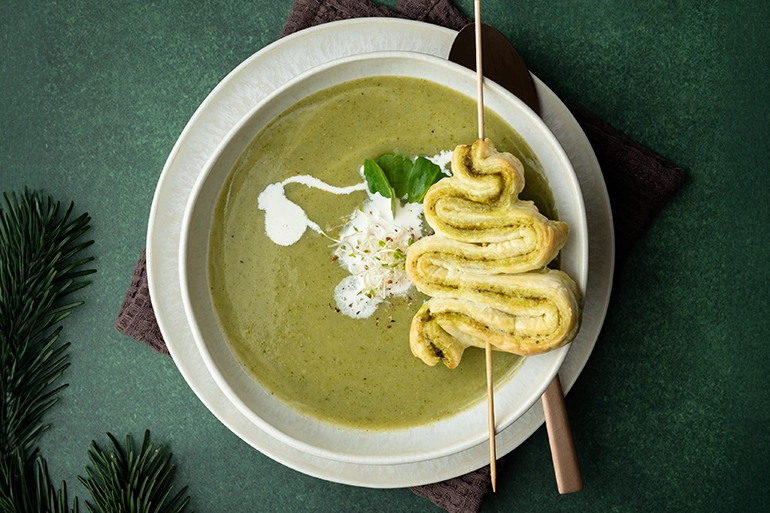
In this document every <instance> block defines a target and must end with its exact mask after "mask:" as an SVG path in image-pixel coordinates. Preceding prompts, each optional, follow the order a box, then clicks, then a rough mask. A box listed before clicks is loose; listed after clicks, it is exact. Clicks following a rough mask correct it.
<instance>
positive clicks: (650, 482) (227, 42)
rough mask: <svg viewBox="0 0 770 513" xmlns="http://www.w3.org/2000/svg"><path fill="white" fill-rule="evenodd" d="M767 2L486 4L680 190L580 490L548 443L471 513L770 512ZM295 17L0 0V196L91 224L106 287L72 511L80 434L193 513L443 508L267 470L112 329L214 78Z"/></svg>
mask: <svg viewBox="0 0 770 513" xmlns="http://www.w3.org/2000/svg"><path fill="white" fill-rule="evenodd" d="M394 3H395V2H387V3H386V4H387V5H391V6H392V5H393V4H394ZM220 4H221V5H220ZM457 5H458V6H460V7H461V8H462V9H463V10H464V11H465V12H466V13H470V12H471V11H472V2H471V1H469V0H463V1H458V2H457ZM769 5H770V4H768V3H767V2H765V1H764V0H754V1H742V2H739V1H729V2H728V1H726V2H716V1H709V2H702V1H673V2H672V1H662V0H659V1H649V2H633V1H616V2H608V1H602V0H581V1H567V0H556V1H552V2H540V1H532V0H521V1H517V2H508V1H504V0H486V1H485V2H484V9H485V19H486V20H487V21H490V22H492V23H493V24H494V25H496V26H497V27H498V28H499V29H500V30H501V31H502V32H503V33H504V34H505V35H506V36H508V37H509V39H511V40H512V41H513V42H514V44H515V45H516V46H517V47H518V49H519V50H520V52H521V54H522V56H523V57H524V58H525V60H526V61H527V62H528V64H529V65H530V67H531V68H532V70H533V71H534V72H535V73H536V74H537V75H538V76H539V77H540V78H542V79H543V80H544V81H545V82H546V83H547V84H548V85H549V86H551V87H552V88H553V89H554V90H555V91H556V92H557V93H559V94H560V95H562V96H563V97H564V98H566V99H569V100H571V101H574V102H576V103H579V104H582V105H583V106H585V107H587V108H588V109H589V110H591V111H592V112H594V113H595V114H597V115H598V116H599V117H601V118H603V119H604V120H605V121H607V122H609V123H610V124H612V125H614V126H615V127H617V128H618V129H620V130H622V131H623V132H625V133H627V134H628V135H630V136H631V137H633V138H635V139H636V140H638V141H640V142H642V143H643V144H645V145H647V146H648V147H650V148H651V149H653V150H655V151H657V152H658V153H660V154H661V155H663V156H664V157H666V158H667V159H669V160H670V161H671V162H673V163H674V164H676V165H678V166H681V167H682V168H684V169H685V170H686V172H687V176H688V179H687V183H686V184H685V186H684V187H683V188H682V189H681V190H680V192H679V194H678V195H677V196H676V198H675V199H674V200H673V201H672V202H671V203H670V204H669V205H668V206H667V207H666V208H665V209H664V211H663V212H662V213H661V214H660V216H659V217H658V218H657V219H656V221H655V223H654V225H653V226H652V228H651V230H650V232H649V233H648V235H647V236H646V237H645V238H644V239H643V240H642V241H640V242H639V243H638V244H637V245H636V246H635V248H634V249H633V252H632V254H631V255H630V257H629V258H628V260H627V261H626V262H624V263H623V265H621V266H620V267H619V268H618V270H617V275H616V282H615V290H614V293H613V298H612V302H611V304H610V308H609V313H608V317H607V321H606V324H605V328H604V330H603V332H602V335H601V337H600V339H599V341H598V343H597V346H596V349H595V351H594V353H593V355H592V357H591V359H590V360H589V362H588V364H587V366H586V368H585V370H584V372H583V373H582V375H581V376H580V378H579V380H578V381H577V383H576V385H575V386H574V388H573V389H572V391H571V392H570V394H569V396H568V398H567V406H568V410H569V414H570V419H571V421H572V425H573V431H574V436H575V441H576V445H577V449H578V456H579V458H580V463H581V466H582V469H583V475H584V481H585V490H584V491H583V492H581V493H579V494H575V495H570V496H560V495H559V494H558V493H557V492H556V488H555V483H554V478H553V470H552V467H551V464H550V459H549V458H550V456H549V452H548V443H547V438H546V434H545V430H544V429H543V428H541V429H540V430H539V431H537V432H536V433H535V435H534V436H532V437H531V438H530V439H529V440H528V441H527V442H526V443H524V444H523V445H522V446H521V447H520V448H518V449H517V450H516V451H515V452H514V453H513V455H512V457H510V458H509V459H508V462H507V464H506V466H505V468H504V469H503V471H502V474H501V476H500V481H499V486H498V489H499V492H498V493H497V494H496V495H494V496H492V497H490V498H489V499H488V500H487V501H486V502H485V505H484V511H533V512H537V511H544V512H545V511H548V512H551V511H768V510H770V481H769V478H770V476H769V475H768V470H770V434H768V429H767V426H768V424H770V408H769V407H768V401H767V386H768V384H770V380H768V377H767V367H768V363H770V358H769V356H770V350H769V349H768V340H767V339H768V332H770V321H769V320H768V314H770V304H769V301H768V294H767V289H768V286H769V285H770V272H769V271H768V265H767V262H768V260H769V257H770V250H769V248H770V244H768V243H767V241H766V237H767V235H768V232H770V230H769V228H770V223H769V221H770V208H769V207H768V201H767V199H766V197H767V191H768V190H769V189H770V178H769V177H770V169H768V165H767V163H768V162H770V130H769V129H768V122H769V121H770V87H769V86H768V79H770V72H769V71H768V70H770V38H769V37H768V32H767V30H768V29H767V27H768V24H769V23H770V7H769ZM290 7H291V1H290V0H280V1H279V0H271V1H266V0H256V1H255V0H251V1H242V0H238V1H231V2H226V3H225V2H221V3H215V2H208V1H207V2H181V1H161V2H154V3H149V2H143V1H137V0H129V1H122V2H116V1H95V0H73V1H67V2H63V1H60V2H54V1H43V0H40V1H34V2H16V1H9V0H6V1H4V2H2V3H0V189H2V190H3V191H9V190H18V189H20V188H22V187H23V186H25V185H26V186H29V187H31V188H43V189H45V190H46V191H47V192H49V193H51V194H53V195H54V196H55V197H56V198H57V199H61V200H63V201H67V202H68V201H70V200H72V201H74V202H75V204H76V209H77V211H78V212H82V211H87V212H89V213H90V214H91V215H92V217H93V229H92V231H91V236H92V237H93V238H94V239H95V240H96V244H95V245H94V246H93V249H92V252H93V254H94V255H95V256H96V267H97V269H98V271H99V272H98V274H97V275H96V276H95V279H94V283H93V284H92V285H91V286H90V287H89V288H87V289H85V292H84V294H83V296H84V298H85V300H86V302H87V303H86V305H85V306H84V307H82V308H80V309H79V310H78V311H76V312H75V313H74V314H73V316H72V317H71V318H70V319H69V321H68V323H67V325H66V326H65V332H64V338H65V339H66V340H69V341H71V342H72V343H73V346H72V349H71V361H72V366H71V367H70V369H69V370H68V372H67V374H66V378H65V379H66V381H68V382H69V383H70V387H69V388H68V389H66V390H65V392H64V393H63V394H62V401H61V402H60V403H59V404H58V405H56V406H55V407H54V409H53V410H52V411H51V412H50V414H49V415H48V417H47V419H48V420H49V421H50V422H51V423H52V424H53V427H52V429H51V430H50V431H49V432H47V433H46V434H45V435H44V437H43V439H42V450H43V454H44V456H46V457H47V459H48V463H49V467H50V469H51V473H52V477H53V479H54V481H60V480H62V479H66V480H67V482H68V486H69V488H70V491H71V493H74V494H77V495H79V496H80V498H81V501H82V500H83V499H86V498H87V495H86V492H85V490H84V489H83V488H82V487H81V485H80V484H79V483H78V482H77V479H76V477H77V475H83V474H84V467H85V465H86V464H87V463H88V460H87V454H86V451H87V449H88V446H89V444H90V442H91V440H92V439H96V440H97V441H99V442H100V443H105V442H106V437H105V436H104V433H105V432H106V431H110V432H112V433H114V434H116V435H117V436H118V438H122V437H123V436H124V435H125V434H127V433H131V434H133V435H134V437H135V438H136V439H141V434H142V432H143V431H144V429H145V428H149V429H150V430H151V431H152V433H153V439H154V440H155V441H158V442H162V443H167V444H168V445H169V446H170V448H171V450H172V451H173V452H174V454H175V461H176V463H177V464H178V469H179V471H178V482H179V483H180V484H189V485H190V494H191V495H192V501H193V502H192V505H193V507H194V508H195V509H196V510H197V511H199V512H220V511H228V512H236V513H237V512H246V511H351V512H352V511H383V512H385V511H388V512H391V511H404V512H408V511H415V512H416V511H438V508H436V507H434V506H432V505H431V504H430V503H429V502H428V501H427V500H425V499H422V498H419V497H417V496H415V495H414V494H412V493H411V492H410V491H408V490H372V489H364V488H355V487H350V486H344V485H339V484H333V483H328V482H325V481H322V480H318V479H315V478H311V477H307V476H304V475H302V474H300V473H298V472H295V471H293V470H290V469H288V468H286V467H283V466H282V465H280V464H278V463H275V462H273V461H272V460H270V459H268V458H267V457H265V456H263V455H261V454H260V453H258V452H257V451H255V450H253V449H251V448H250V447H249V446H248V445H247V444H246V443H244V442H242V441H241V440H240V439H239V438H237V437H236V436H235V435H233V434H232V433H231V432H230V431H229V430H228V429H227V428H226V427H224V426H223V425H222V424H221V423H220V422H219V421H218V420H216V418H214V416H213V415H211V414H210V413H209V412H208V410H207V409H206V408H205V407H204V406H203V405H202V404H201V403H200V402H199V401H198V399H197V398H196V397H195V395H194V394H193V393H192V391H191V390H190V389H189V388H188V386H187V385H186V383H185V381H184V380H183V379H182V377H181V375H180V374H179V372H178V371H177V369H176V367H175V366H174V364H173V362H172V361H171V359H169V358H166V357H163V356H160V355H158V354H156V353H154V352H153V351H151V350H150V349H148V348H146V347H144V346H143V345H141V344H139V343H137V342H135V341H133V340H131V339H129V338H127V337H125V336H123V335H120V334H119V333H117V332H116V331H115V330H114V328H113V323H114V320H115V316H116V315H117V313H118V309H119V308H120V304H121V302H122V300H123V296H124V293H125V291H126V289H127V287H128V284H129V282H130V278H131V274H132V271H133V268H134V264H135V263H136V260H137V258H138V257H139V255H140V253H141V250H142V248H143V246H144V243H145V235H146V225H147V218H148V214H149V209H150V203H151V201H152V196H153V192H154V188H155V185H156V182H157V179H158V177H159V174H160V171H161V169H162V167H163V164H164V162H165V160H166V157H167V155H168V153H169V152H170V150H171V148H172V146H173V144H174V142H175V140H176V138H177V137H178V135H179V134H180V132H181V130H182V128H183V127H184V125H185V124H186V122H187V120H188V119H189V118H190V116H191V115H192V114H193V112H194V111H195V109H196V108H197V107H198V105H199V104H200V102H201V101H202V100H203V99H204V98H205V97H206V95H207V94H208V93H209V92H210V91H211V89H212V88H213V87H214V86H216V84H217V83H218V81H219V80H221V79H222V78H223V77H224V76H225V75H226V74H227V73H228V72H229V71H231V70H232V69H233V68H234V67H235V66H237V65H238V64H239V63H240V62H241V61H242V60H244V59H245V58H246V57H248V56H249V55H251V54H252V53H253V52H255V51H256V50H258V49H260V48H262V47H264V46H265V45H267V44H269V43H270V42H272V41H273V40H274V39H275V38H276V37H277V36H278V34H279V32H280V30H281V27H282V25H283V22H284V21H285V18H286V16H287V14H288V12H289V9H290Z"/></svg>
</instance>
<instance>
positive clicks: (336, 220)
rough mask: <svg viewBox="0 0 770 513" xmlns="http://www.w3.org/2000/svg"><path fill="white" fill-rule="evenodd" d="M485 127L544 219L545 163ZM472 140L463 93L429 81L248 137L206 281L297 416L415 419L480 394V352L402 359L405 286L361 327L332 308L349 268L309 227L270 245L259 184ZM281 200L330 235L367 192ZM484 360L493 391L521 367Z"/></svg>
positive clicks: (510, 358)
mask: <svg viewBox="0 0 770 513" xmlns="http://www.w3.org/2000/svg"><path fill="white" fill-rule="evenodd" d="M485 131H486V134H487V136H488V137H490V138H491V139H492V140H493V141H494V143H495V145H496V146H497V148H498V149H499V150H502V151H508V152H511V153H513V154H514V155H516V156H518V157H519V158H520V159H521V160H522V162H523V163H524V165H525V168H526V178H527V188H526V190H525V194H522V197H525V196H526V197H528V198H530V199H533V200H535V201H536V203H537V204H538V206H539V207H540V209H541V211H544V213H546V214H552V213H553V212H552V208H551V207H552V205H553V201H552V199H550V191H549V190H548V187H547V185H546V183H545V181H544V178H543V173H542V168H541V166H540V164H539V162H538V160H537V158H536V157H535V155H534V154H533V153H532V151H531V149H530V148H529V147H528V146H527V144H526V143H525V142H524V141H523V140H522V139H521V138H520V137H519V136H518V134H517V133H516V132H515V131H514V130H513V129H512V128H511V127H510V126H508V125H507V124H506V123H505V122H504V121H503V120H502V119H500V118H499V116H497V115H495V114H494V113H492V112H489V111H488V112H487V113H486V122H485ZM476 132H477V127H476V102H475V100H474V99H473V98H470V97H467V96H464V95H461V94H459V93H457V92H455V91H452V90H450V89H448V88H446V87H443V86H440V85H438V84H435V83H433V82H429V81H425V80H420V79H411V78H404V77H373V78H365V79H360V80H355V81H351V82H346V83H344V84H341V85H338V86H334V87H331V88H329V89H326V90H323V91H321V92H318V93H316V94H314V95H311V96H309V97H307V98H305V99H303V100H302V101H300V102H298V103H296V104H295V105H294V106H292V107H291V108H289V109H288V110H286V111H285V112H284V113H282V114H281V115H280V116H279V117H277V118H276V119H275V120H273V121H272V122H271V123H270V124H269V125H268V126H267V127H266V128H265V129H264V130H263V131H262V132H261V133H260V134H259V135H258V136H257V137H256V138H255V139H254V140H253V141H252V142H251V144H250V145H249V147H248V149H247V150H246V151H245V152H244V153H243V155H241V157H240V160H239V161H238V163H237V164H236V166H235V167H234V168H233V170H232V172H231V173H230V175H229V177H228V179H227V181H226V183H225V184H224V186H223V188H222V192H221V193H220V195H219V199H218V203H217V206H216V209H215V213H214V222H213V228H212V232H211V235H210V240H209V269H208V272H209V283H210V289H211V294H212V299H213V302H214V308H215V310H216V312H217V315H218V318H219V322H220V325H221V328H222V330H223V332H224V333H225V336H226V338H227V340H228V342H229V343H230V345H231V348H232V350H233V352H234V353H235V354H236V356H237V357H238V359H239V360H240V361H241V362H242V364H243V365H244V367H245V368H246V369H247V370H248V371H249V372H250V373H251V374H253V376H254V377H255V378H256V379H257V380H258V381H259V382H260V383H261V384H262V385H263V386H264V387H265V388H266V389H267V390H269V391H270V392H271V393H272V394H274V395H275V396H276V397H278V398H280V399H281V400H282V401H284V402H286V403H288V404H289V405H290V406H291V407H293V408H295V409H296V410H298V411H300V412H303V413H305V414H307V415H310V416H313V417H316V418H318V419H321V420H324V421H328V422H330V423H334V424H337V425H342V426H348V427H354V428H361V429H370V430H377V429H392V428H406V427H410V426H414V425H419V424H425V423H428V422H432V421H435V420H438V419H442V418H445V417H448V416H451V415H453V414H455V413H457V412H458V411H460V410H463V409H466V408H468V407H470V406H472V405H474V404H476V403H478V402H479V401H481V400H483V399H484V398H485V397H486V380H485V367H484V352H483V351H482V350H478V349H476V348H470V349H468V350H467V351H466V352H465V355H464V356H463V360H462V363H461V364H460V365H459V367H458V368H456V369H454V370H448V369H446V368H445V367H443V366H437V367H429V366H427V365H425V364H424V363H423V362H422V361H420V360H419V359H417V358H415V357H414V356H413V355H412V354H411V351H410V349H409V326H410V323H411V319H412V316H413V315H414V313H415V312H416V310H417V308H418V307H419V306H420V304H421V303H422V301H423V300H424V299H425V298H424V296H421V295H420V294H419V293H418V292H416V291H415V290H414V289H413V288H412V293H411V294H408V295H407V296H405V297H398V298H394V299H392V300H390V301H388V302H386V303H383V304H381V305H380V306H379V308H378V310H377V311H376V312H375V313H374V314H373V315H372V316H371V317H370V318H367V319H353V318H350V317H347V316H345V315H344V314H342V313H339V312H338V311H337V309H336V307H335V301H334V288H335V286H336V285H337V284H338V283H339V282H340V280H342V279H343V278H344V277H346V276H347V275H348V273H347V271H345V270H344V269H343V268H342V267H341V266H340V265H339V264H338V263H337V262H335V261H333V260H332V252H333V248H332V247H331V241H330V240H329V239H327V238H325V237H323V236H321V235H319V234H318V233H316V232H314V231H312V230H307V231H306V232H305V234H304V235H303V236H302V238H301V239H300V240H299V241H298V242H297V243H295V244H293V245H291V246H279V245H278V244H275V243H273V242H272V241H271V240H270V239H269V238H268V237H267V236H266V234H265V225H264V222H265V215H264V212H262V211H261V210H259V209H258V208H257V198H258V196H259V194H260V193H261V192H262V191H263V190H264V189H265V187H266V186H267V185H269V184H271V183H275V182H280V181H282V180H284V179H286V178H288V177H290V176H295V175H311V176H314V177H316V178H319V179H321V180H323V181H325V182H326V183H328V184H330V185H335V186H348V185H353V184H356V183H360V182H361V177H360V175H359V168H360V167H361V165H362V163H363V161H364V159H365V158H367V157H368V158H376V157H378V156H379V155H380V154H382V153H385V152H393V151H395V152H398V153H401V154H404V155H425V156H431V155H436V154H438V153H439V152H440V151H441V150H447V149H449V150H451V149H453V148H454V147H455V146H457V145H458V144H470V143H472V142H473V140H474V139H475V138H476ZM285 191H286V196H287V198H288V199H289V200H291V201H293V202H294V203H296V204H298V205H300V206H301V207H302V208H303V209H304V210H305V212H306V213H307V215H308V217H309V218H310V219H311V220H312V221H314V222H316V223H317V224H318V225H319V226H320V227H321V228H323V229H324V230H325V231H326V233H329V234H331V235H334V234H336V233H338V232H339V229H340V228H341V227H342V225H343V224H344V222H345V220H346V218H347V217H348V216H349V215H350V213H351V212H352V211H353V209H355V208H356V207H357V206H358V205H359V204H360V203H361V202H362V201H364V200H365V199H366V194H365V193H364V192H356V193H353V194H350V195H347V196H338V195H332V194H330V193H328V192H324V191H322V190H317V189H310V188H308V187H306V186H304V185H301V184H289V185H287V186H286V190H285ZM493 362H494V374H495V380H496V384H497V385H498V386H499V385H500V384H501V383H503V382H505V381H506V380H507V379H509V378H510V376H511V375H512V374H513V373H514V372H515V370H516V369H517V368H518V365H519V363H520V362H521V358H520V357H517V356H514V355H510V354H505V353H499V352H496V353H495V354H494V358H493Z"/></svg>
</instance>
